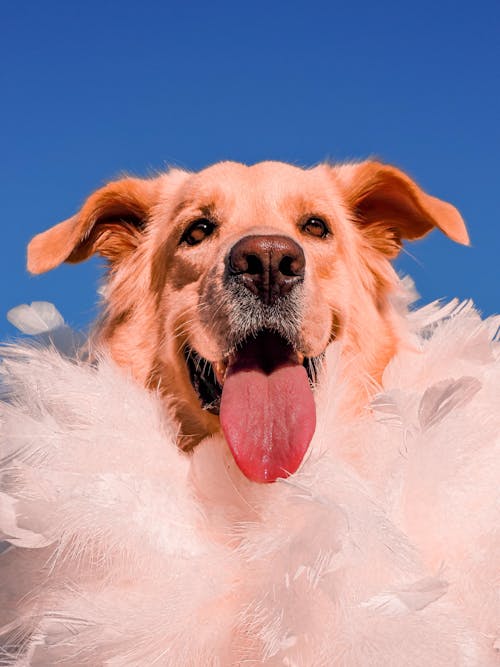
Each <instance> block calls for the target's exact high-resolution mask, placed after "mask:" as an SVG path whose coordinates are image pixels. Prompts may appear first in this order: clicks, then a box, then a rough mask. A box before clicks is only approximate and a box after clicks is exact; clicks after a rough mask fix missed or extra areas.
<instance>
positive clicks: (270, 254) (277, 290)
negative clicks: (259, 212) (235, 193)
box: [226, 234, 306, 305]
mask: <svg viewBox="0 0 500 667" xmlns="http://www.w3.org/2000/svg"><path fill="white" fill-rule="evenodd" d="M305 265H306V258H305V257H304V251H303V250H302V248H301V247H300V246H299V244H298V243H296V242H295V241H294V240H293V239H291V238H289V237H288V236H278V235H274V234H272V235H271V234H270V235H259V236H245V237H243V238H242V239H240V240H239V241H238V242H237V243H235V244H234V246H233V247H232V248H231V251H230V252H229V255H228V258H227V269H226V271H227V274H226V275H227V276H229V277H235V276H239V280H240V281H241V282H242V283H243V285H244V286H245V287H246V288H247V289H249V290H250V291H251V292H252V293H253V294H256V295H257V296H258V297H259V298H260V299H261V300H262V301H263V302H264V303H266V304H268V305H270V304H272V303H275V301H276V300H277V299H279V298H280V297H282V296H284V295H285V294H288V293H289V292H290V290H291V289H292V288H293V287H295V286H296V285H297V284H298V283H301V282H302V281H303V280H304V270H305Z"/></svg>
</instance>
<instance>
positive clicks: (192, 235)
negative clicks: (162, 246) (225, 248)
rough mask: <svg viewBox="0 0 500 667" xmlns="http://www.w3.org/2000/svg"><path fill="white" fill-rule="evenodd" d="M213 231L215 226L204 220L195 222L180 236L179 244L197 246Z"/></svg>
mask: <svg viewBox="0 0 500 667" xmlns="http://www.w3.org/2000/svg"><path fill="white" fill-rule="evenodd" d="M214 229H215V224H214V223H213V222H211V221H210V220H207V219H206V218H200V219H199V220H195V221H194V222H192V223H191V224H190V225H189V227H188V228H187V229H186V231H185V232H184V234H183V235H182V238H181V243H187V244H188V245H198V243H201V242H202V241H203V240H204V239H206V238H207V236H210V234H211V233H212V232H213V231H214Z"/></svg>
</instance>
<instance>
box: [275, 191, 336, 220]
mask: <svg viewBox="0 0 500 667" xmlns="http://www.w3.org/2000/svg"><path fill="white" fill-rule="evenodd" d="M281 206H282V208H283V210H284V211H290V210H292V211H295V212H297V213H299V214H304V215H305V214H308V215H313V214H315V215H319V214H320V213H322V212H324V211H327V210H328V208H329V207H328V203H327V201H326V199H325V198H324V197H321V198H319V197H314V196H306V195H303V194H297V193H294V194H289V195H286V196H285V197H284V198H283V200H282V203H281Z"/></svg>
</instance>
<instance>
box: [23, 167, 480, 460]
mask: <svg viewBox="0 0 500 667" xmlns="http://www.w3.org/2000/svg"><path fill="white" fill-rule="evenodd" d="M311 216H315V217H319V218H321V219H323V220H324V221H326V223H327V224H328V225H329V228H330V230H331V234H329V235H328V237H327V238H318V237H315V236H311V235H308V234H306V233H305V232H304V228H303V224H304V221H305V220H307V219H308V218H310V217H311ZM200 218H204V219H209V220H211V221H213V222H214V223H216V225H217V227H216V229H215V231H214V233H213V234H212V235H211V236H209V237H208V238H206V239H205V240H203V242H200V243H199V244H198V245H193V246H189V245H187V244H186V243H183V242H182V238H183V233H184V231H185V230H186V229H187V227H188V226H189V225H190V224H191V223H192V222H193V221H195V220H197V219H200ZM434 227H438V228H440V229H441V230H442V231H443V232H444V233H445V234H447V235H448V236H449V237H450V238H452V239H453V240H455V241H458V242H460V243H464V244H467V243H468V236H467V231H466V228H465V225H464V223H463V220H462V218H461V217H460V215H459V213H458V212H457V210H456V209H455V208H454V207H453V206H451V205H450V204H447V203H445V202H442V201H440V200H438V199H436V198H434V197H431V196H430V195H428V194H426V193H424V192H423V191H422V190H421V189H420V188H419V187H418V186H417V185H416V184H415V182H414V181H412V180H411V179H410V178H409V177H408V176H407V175H405V174H404V173H403V172H401V171H399V170H398V169H396V168H394V167H391V166H388V165H384V164H381V163H378V162H374V161H367V162H363V163H360V164H347V165H341V166H331V165H328V164H322V165H319V166H317V167H315V168H311V169H305V170H304V169H299V168H297V167H294V166H290V165H287V164H283V163H279V162H264V163H260V164H256V165H253V166H250V167H248V166H244V165H242V164H237V163H232V162H224V163H219V164H216V165H214V166H211V167H209V168H207V169H204V170H203V171H201V172H199V173H196V174H192V173H187V172H184V171H180V170H171V171H169V172H168V173H166V174H164V175H161V176H158V177H157V178H152V179H144V180H143V179H135V178H125V179H123V180H119V181H116V182H112V183H109V184H108V185H106V186H105V187H103V188H102V189H100V190H98V191H97V192H95V193H94V194H92V195H91V196H90V197H89V199H88V200H87V201H86V202H85V204H84V206H83V207H82V209H81V210H80V211H79V212H78V213H77V214H76V215H75V216H73V217H72V218H70V219H68V220H66V221H64V222H62V223H60V224H59V225H56V226H55V227H53V228H51V229H49V230H48V231H46V232H44V233H42V234H39V235H38V236H36V237H35V238H34V239H33V240H32V241H31V243H30V246H29V249H28V269H29V270H30V271H31V272H32V273H41V272H43V271H47V270H49V269H52V268H54V267H56V266H57V265H59V264H60V263H61V262H63V261H67V262H79V261H81V260H84V259H86V258H87V257H89V256H90V255H92V254H93V253H99V254H101V255H102V256H104V257H105V258H106V259H107V260H108V262H109V273H108V278H107V284H106V288H105V303H104V310H103V315H102V318H101V320H100V322H99V323H98V327H97V330H96V332H97V337H98V339H99V341H100V342H103V343H105V344H106V345H107V347H108V348H109V350H110V351H111V354H112V356H113V357H114V359H115V360H116V362H117V363H118V364H120V365H122V366H126V367H128V368H130V370H131V371H132V373H133V375H134V376H135V378H136V379H137V381H138V382H140V383H141V384H142V385H144V386H145V387H149V388H152V389H155V390H156V389H158V390H159V391H160V392H161V393H162V395H163V396H164V397H165V400H166V403H167V404H168V405H169V406H171V408H172V409H173V411H174V413H175V416H176V419H177V420H178V423H179V424H180V445H181V446H183V447H190V446H193V445H195V444H196V443H197V442H199V440H201V439H202V438H203V437H204V436H205V435H207V434H210V433H213V432H216V431H218V430H219V428H220V427H219V419H218V417H217V416H216V415H214V414H210V413H209V412H207V411H204V410H202V409H201V406H200V403H199V400H198V397H197V396H196V394H195V392H194V390H193V387H192V386H191V383H190V380H189V376H188V373H187V370H186V363H185V360H184V357H183V354H182V351H183V349H184V347H185V346H186V345H187V344H189V346H190V347H191V348H193V349H194V350H196V351H197V352H198V353H199V354H200V355H201V356H202V357H204V358H205V359H207V360H208V361H210V362H212V363H213V364H217V363H219V362H220V361H221V360H222V359H223V357H224V355H225V354H226V353H227V347H228V336H227V334H228V330H230V328H231V327H232V326H234V323H233V322H232V320H231V312H230V308H231V306H230V304H229V303H228V301H227V299H225V295H224V289H225V288H224V284H223V272H224V258H225V257H226V256H227V253H228V252H229V250H230V248H231V247H232V246H233V244H234V243H235V242H236V241H237V240H238V239H240V238H242V237H243V236H245V235H249V234H252V235H253V234H278V235H286V236H289V237H291V238H293V239H294V240H295V241H296V242H298V243H299V244H300V245H301V247H302V248H303V251H304V254H305V257H306V273H305V279H304V285H303V298H302V300H301V312H300V313H299V317H300V323H299V335H298V337H297V340H296V342H295V345H296V348H297V350H298V352H300V353H301V354H303V355H305V356H306V357H315V356H317V355H320V354H321V353H322V352H323V351H324V349H325V347H326V346H327V345H328V343H329V342H330V341H332V340H333V339H338V340H342V341H343V346H342V350H343V351H342V359H341V366H342V371H341V374H342V378H343V380H344V381H346V382H348V384H349V386H350V388H351V390H352V391H351V392H350V406H349V407H350V408H351V409H356V408H357V407H359V406H361V405H363V404H364V403H365V402H366V400H367V398H368V397H369V395H370V393H372V392H373V391H374V388H375V387H376V385H377V383H378V382H379V380H380V377H381V374H382V372H383V370H384V368H385V366H386V365H387V363H388V361H389V359H390V358H391V357H392V356H393V354H394V352H395V350H396V348H397V346H398V344H400V334H399V332H398V327H397V324H396V318H395V317H394V315H393V311H392V309H391V307H390V296H391V292H393V291H394V290H395V289H396V286H397V277H396V275H395V273H394V270H393V268H392V266H391V264H390V260H391V259H392V258H394V257H395V256H396V255H397V253H398V252H399V250H400V247H401V243H402V240H403V239H416V238H420V237H422V236H423V235H425V234H426V233H427V232H429V231H431V230H432V229H433V228H434Z"/></svg>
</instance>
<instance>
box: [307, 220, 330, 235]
mask: <svg viewBox="0 0 500 667" xmlns="http://www.w3.org/2000/svg"><path fill="white" fill-rule="evenodd" d="M302 231H303V232H305V233H306V234H309V235H310V236H316V237H318V238H321V239H324V238H325V236H327V235H328V232H329V230H328V227H327V226H326V222H324V221H323V220H322V219H321V218H309V219H308V220H306V222H305V223H304V224H303V225H302Z"/></svg>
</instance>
